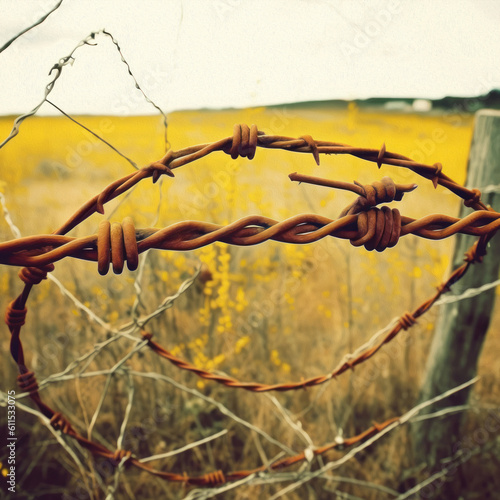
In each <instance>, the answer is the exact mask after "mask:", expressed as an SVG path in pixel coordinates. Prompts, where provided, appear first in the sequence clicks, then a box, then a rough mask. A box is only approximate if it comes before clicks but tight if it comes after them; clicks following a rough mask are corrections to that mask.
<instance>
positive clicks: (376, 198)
mask: <svg viewBox="0 0 500 500" xmlns="http://www.w3.org/2000/svg"><path fill="white" fill-rule="evenodd" d="M354 184H356V186H358V187H359V188H360V190H361V194H360V196H359V197H358V198H356V200H355V201H354V202H353V203H352V204H351V205H349V206H348V207H346V208H345V209H344V210H343V211H342V212H341V214H340V216H341V217H343V216H344V215H352V214H357V213H359V212H363V211H365V210H368V209H370V208H371V207H375V206H376V205H379V204H380V203H390V202H391V201H401V200H402V199H403V196H404V194H405V193H406V192H409V191H413V190H414V189H415V188H416V187H417V185H416V184H408V185H397V184H396V183H395V182H394V181H393V180H392V179H391V178H390V177H382V179H381V180H380V181H375V182H373V183H372V184H367V185H364V186H363V185H362V184H360V183H359V182H356V181H354Z"/></svg>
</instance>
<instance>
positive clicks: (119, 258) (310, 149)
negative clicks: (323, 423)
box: [0, 125, 500, 486]
mask: <svg viewBox="0 0 500 500" xmlns="http://www.w3.org/2000/svg"><path fill="white" fill-rule="evenodd" d="M259 147H260V148H268V149H282V150H285V151H290V152H295V153H307V154H312V155H313V157H314V159H315V161H316V163H317V164H319V159H320V155H321V154H349V155H353V156H355V157H358V158H361V159H363V160H366V161H370V162H373V163H376V164H377V165H378V167H379V168H380V167H381V166H382V165H383V164H386V165H393V166H396V167H403V168H408V169H410V170H412V171H413V172H415V173H416V174H418V175H420V176H422V177H424V178H426V179H429V180H430V181H431V182H432V183H433V184H434V187H437V185H438V184H439V185H441V186H443V187H445V188H446V189H448V190H450V191H451V192H453V193H454V194H456V195H457V196H459V197H460V198H462V199H463V200H464V203H465V205H466V206H468V207H470V208H472V209H473V210H474V212H473V213H471V214H470V215H468V216H466V217H464V218H462V219H457V218H453V217H449V216H446V215H439V214H438V215H429V216H426V217H424V218H422V219H419V220H415V219H412V218H409V217H405V216H403V215H401V214H400V212H399V210H397V209H395V208H392V209H391V208H389V207H388V206H386V205H384V206H382V207H381V208H379V207H378V205H380V204H385V203H390V202H392V201H400V200H401V199H402V198H403V196H404V195H405V194H406V193H410V192H411V191H413V190H414V189H415V187H416V185H414V184H408V185H399V184H396V183H395V182H394V181H393V180H392V179H390V178H389V177H384V178H382V179H381V181H377V182H374V183H373V184H371V185H365V186H363V185H361V184H359V183H354V184H350V183H346V182H341V181H336V180H325V179H319V178H317V177H311V176H306V175H301V174H298V173H294V174H291V175H290V179H291V180H292V181H297V182H305V183H310V184H316V185H322V186H326V187H332V188H336V189H343V190H349V191H352V192H354V193H355V194H357V195H358V198H357V199H356V200H355V201H354V202H353V203H352V204H351V205H349V206H348V207H346V208H345V209H344V210H343V211H342V212H341V213H340V216H339V218H338V219H335V220H332V219H329V218H327V217H323V216H319V215H314V214H305V215H297V216H295V217H291V218H289V219H287V220H284V221H281V222H279V221H276V220H273V219H270V218H268V217H263V216H260V215H255V216H248V217H245V218H243V219H240V220H239V221H236V222H233V223H231V224H229V225H227V226H220V225H217V224H210V223H206V222H197V221H183V222H178V223H176V224H173V225H171V226H168V227H166V228H163V229H156V228H144V229H137V228H135V226H134V222H133V220H132V218H131V217H126V218H125V219H124V220H123V222H122V223H118V222H111V223H110V222H109V221H107V220H104V221H102V222H101V223H100V224H99V229H98V233H97V234H94V235H90V236H87V237H83V238H74V237H70V236H66V234H67V233H68V232H69V231H71V230H72V229H73V228H75V227H76V226H77V225H78V224H80V223H81V222H82V221H84V220H85V219H87V218H88V217H90V216H91V215H92V214H94V213H96V212H98V213H100V214H104V205H105V204H106V203H108V202H109V201H111V200H113V199H114V198H116V197H117V196H120V195H121V194H123V193H125V192H126V191H128V190H129V189H131V188H132V187H133V186H135V185H136V184H137V183H139V182H140V181H142V180H144V179H146V178H149V177H151V178H152V180H153V182H157V181H158V179H159V178H160V177H161V176H162V175H167V176H170V177H174V173H173V170H175V169H177V168H179V167H181V166H183V165H186V164H187V163H190V162H193V161H196V160H199V159H200V158H203V157H204V156H206V155H208V154H211V153H213V152H216V151H223V152H224V153H226V154H228V155H230V156H231V158H233V159H235V158H237V157H238V156H241V157H245V158H248V159H249V160H251V159H252V158H253V157H254V155H255V154H256V150H257V148H259ZM442 170H443V169H442V165H441V164H440V163H436V164H434V165H425V164H422V163H417V162H414V161H412V160H411V159H410V158H407V157H405V156H402V155H399V154H396V153H391V152H388V151H387V150H386V148H385V145H383V146H382V148H381V149H380V150H376V149H367V148H356V147H351V146H348V145H345V144H339V143H333V142H328V141H317V140H314V139H313V138H312V137H311V136H309V135H304V136H302V137H300V138H296V139H294V138H290V137H284V136H276V135H266V134H264V133H263V132H261V131H259V130H258V128H257V126H255V125H252V126H251V127H248V126H247V125H235V127H234V130H233V135H232V136H230V137H226V138H224V139H221V140H219V141H216V142H213V143H209V144H201V145H197V146H191V147H188V148H185V149H182V150H180V151H172V150H169V151H168V152H167V154H166V155H165V156H164V157H163V158H162V159H160V160H159V161H156V162H153V163H151V164H150V165H149V166H146V167H144V168H142V169H140V170H138V171H136V172H133V173H132V174H130V175H127V176H125V177H123V178H121V179H119V180H117V181H115V182H113V183H111V184H110V185H109V186H107V187H106V188H105V189H104V190H103V191H102V192H101V193H100V194H99V195H97V196H95V197H93V198H92V199H90V200H89V201H88V202H87V203H85V204H84V205H83V206H82V207H81V208H80V209H79V210H78V211H77V212H76V213H75V214H74V215H73V216H72V217H70V219H69V220H67V221H66V222H65V223H64V224H63V225H62V226H61V227H60V228H59V229H57V230H56V231H54V232H53V233H52V234H50V235H37V236H29V237H25V238H18V239H15V240H12V241H7V242H3V243H0V263H1V264H4V265H11V266H24V267H22V269H21V270H20V272H19V277H20V279H21V280H22V281H23V282H24V288H23V290H22V292H21V293H20V295H19V296H18V297H17V298H16V299H14V300H13V301H12V302H11V303H10V304H9V306H8V308H7V312H6V317H5V320H6V323H7V325H8V327H9V329H10V333H11V342H10V351H11V354H12V358H13V359H14V361H15V362H16V363H17V365H18V368H19V373H20V374H19V376H18V382H19V385H20V387H21V389H22V390H23V391H25V392H28V393H29V395H30V397H31V398H32V400H33V401H34V402H35V404H36V405H37V406H38V408H39V409H40V411H41V412H42V413H43V415H45V416H46V417H47V418H48V419H49V420H50V423H51V425H52V426H53V427H54V429H56V430H59V431H61V432H62V433H64V434H66V435H67V436H70V437H71V438H73V439H75V440H76V441H77V442H78V443H79V444H80V445H81V446H83V447H85V448H86V449H88V450H89V451H90V452H91V453H92V454H93V455H96V456H102V457H106V458H107V459H109V460H110V461H111V462H112V463H113V464H114V465H115V466H117V465H119V464H122V465H123V464H129V465H134V466H135V467H137V468H140V469H143V470H146V471H148V472H149V473H151V474H154V475H156V476H159V477H162V478H164V479H166V480H169V481H178V482H183V483H186V484H190V485H199V486H215V485H220V484H223V483H226V482H229V481H237V480H240V479H242V478H245V477H248V476H250V475H251V474H255V473H258V472H262V471H265V470H271V471H273V470H277V469H282V468H285V467H289V466H291V465H293V464H296V463H298V462H301V461H304V460H309V461H310V459H311V457H309V456H308V455H307V454H306V453H305V452H303V453H301V454H298V455H295V456H292V457H287V458H284V459H281V460H278V461H276V462H274V463H272V464H271V465H268V466H262V467H257V468H255V469H254V470H245V471H233V472H226V473H224V472H222V471H215V472H211V473H208V474H205V475H203V476H190V475H188V474H176V473H171V472H163V471H159V470H156V469H153V468H152V467H150V466H148V465H146V464H145V463H143V462H141V461H139V460H138V459H137V458H135V457H134V456H133V455H132V453H131V452H130V451H127V450H121V449H118V450H115V451H111V450H109V449H107V448H106V447H104V446H103V445H101V444H98V443H96V442H95V441H91V440H90V439H87V438H85V437H83V436H82V435H81V434H79V433H78V432H77V431H76V430H75V429H74V428H73V427H72V425H71V423H70V422H69V420H68V419H67V418H66V417H65V416H64V415H62V414H61V413H60V412H57V411H54V410H53V409H52V408H50V407H49V406H48V405H46V404H45V403H44V402H43V401H42V399H41V397H40V394H39V391H38V389H39V387H38V383H37V381H36V377H35V375H34V373H33V372H32V371H30V370H29V369H28V367H27V366H26V364H25V359H24V353H23V345H22V342H21V339H20V333H21V327H22V326H23V325H24V324H25V320H26V314H27V307H26V303H27V300H28V297H29V294H30V291H31V289H32V287H33V286H34V285H37V284H39V283H40V282H41V281H42V280H43V279H45V278H46V277H47V273H49V272H51V271H53V270H54V263H55V262H57V261H59V260H61V259H63V258H66V257H73V258H78V259H85V260H90V261H96V262H97V268H98V272H99V274H101V275H105V274H106V273H107V272H108V271H109V268H110V266H112V269H113V272H114V273H117V274H120V273H121V272H122V270H123V268H124V265H125V264H126V265H127V267H128V269H129V270H131V271H134V270H135V269H137V267H138V262H139V254H141V253H142V252H144V251H146V250H148V249H151V248H155V249H163V250H178V251H182V250H192V249H195V248H199V247H202V246H205V245H210V244H212V243H214V242H216V241H220V242H224V243H227V244H232V245H256V244H258V243H262V242H264V241H267V240H276V241H280V242H284V243H294V244H304V243H311V242H314V241H318V240H319V239H321V238H325V237H327V236H331V237H336V238H343V239H348V240H349V241H350V242H351V244H352V245H353V246H355V247H358V246H364V247H365V248H366V249H367V250H370V251H371V250H376V251H378V252H381V251H383V250H385V249H386V248H390V247H393V246H395V245H396V244H397V243H398V241H399V239H400V237H402V236H405V235H407V234H414V235H417V236H419V237H423V238H430V239H442V238H447V237H449V236H451V235H454V234H456V233H459V232H460V233H464V234H469V235H474V236H477V237H478V239H477V241H476V242H475V244H474V245H473V246H472V247H471V248H470V249H469V250H468V251H467V253H466V256H465V262H464V263H463V264H462V265H461V266H460V267H458V268H457V269H455V270H454V271H453V272H452V273H451V275H450V276H449V277H448V279H447V280H446V281H445V282H443V283H442V284H441V285H440V286H439V287H438V289H437V292H435V293H434V294H433V295H432V296H431V297H430V298H429V299H428V300H426V301H425V302H424V303H422V304H421V305H420V306H419V307H417V308H416V309H415V310H414V311H412V312H405V313H404V314H403V315H402V316H401V317H400V318H399V320H398V321H397V322H396V323H395V324H394V326H393V327H392V328H391V329H390V331H389V332H387V333H386V334H385V335H384V336H383V337H382V338H380V339H378V341H377V342H376V343H375V345H371V346H369V347H367V348H366V349H364V350H362V351H361V352H359V353H357V354H356V355H355V356H354V357H351V358H349V359H347V360H345V361H344V362H342V363H341V364H340V365H339V366H338V367H337V368H336V369H335V370H333V371H332V372H330V373H327V374H325V375H320V376H316V377H312V378H309V379H306V380H304V379H301V380H300V381H299V382H294V383H279V384H273V385H269V384H265V383H258V382H241V381H238V380H236V379H234V378H232V377H229V376H226V375H219V374H215V373H212V372H210V371H207V370H203V369H199V368H197V367H195V366H193V365H191V364H190V363H188V362H186V361H185V360H182V359H180V358H178V357H176V356H174V355H172V354H171V353H170V352H169V351H168V350H166V349H165V348H164V347H162V346H161V345H159V344H158V343H156V342H154V341H153V340H152V337H153V335H152V333H151V332H148V331H145V330H143V332H142V338H143V340H144V342H145V343H146V344H147V346H149V347H150V348H151V349H152V351H154V352H155V353H156V354H158V355H159V356H161V357H163V358H165V359H167V360H168V361H169V362H171V363H172V364H173V365H175V366H176V367H178V368H180V369H183V370H188V371H190V372H192V373H194V374H195V375H197V376H199V377H202V378H204V379H206V380H210V381H212V382H216V383H219V384H223V385H225V386H226V387H230V388H233V389H244V390H247V391H253V392H267V391H289V390H295V389H300V388H306V387H311V386H317V385H320V384H323V383H325V382H327V381H329V380H331V379H332V378H334V377H336V376H338V375H340V374H342V373H343V372H345V371H347V370H350V369H352V368H354V367H355V366H356V365H358V364H361V363H363V362H364V361H366V360H367V359H369V358H371V357H372V356H374V355H375V354H376V353H377V352H378V351H379V350H380V349H381V348H382V346H383V345H384V344H386V343H387V342H390V341H391V340H392V339H393V338H394V337H395V336H396V335H397V334H398V333H399V332H400V331H401V330H406V329H408V328H410V327H411V326H412V325H413V324H415V322H416V320H417V319H418V318H419V317H420V316H422V315H423V314H424V313H425V312H426V311H428V310H429V309H430V307H431V306H432V305H433V304H434V303H435V302H436V300H437V299H438V298H439V297H440V296H441V295H442V294H443V293H445V292H447V291H449V289H450V287H451V285H453V284H454V283H455V282H456V281H458V280H459V279H460V278H461V277H462V276H463V275H464V274H465V273H466V272H467V270H468V269H469V267H470V265H471V264H473V263H475V262H481V261H482V259H483V257H484V255H485V254H486V245H487V243H488V241H489V240H490V238H492V236H493V235H494V234H495V232H496V231H497V230H498V228H500V213H498V212H495V211H494V210H493V209H492V208H491V207H488V206H486V205H485V204H484V203H483V202H482V201H481V193H480V192H479V191H478V190H477V189H472V190H470V189H467V188H465V187H464V186H461V185H460V184H458V183H456V182H455V181H453V180H452V179H451V178H449V177H448V176H446V175H445V174H444V173H443V171H442ZM398 419H399V417H395V418H392V419H389V420H387V421H386V422H383V423H382V424H374V425H373V426H372V427H370V428H369V429H367V430H366V431H364V432H362V433H360V434H358V435H357V436H353V437H351V438H349V439H344V440H342V442H338V441H335V442H334V443H330V444H327V445H325V446H323V447H320V448H316V449H315V450H313V455H320V454H324V453H326V452H327V451H329V450H332V449H335V448H337V449H344V448H345V447H348V446H352V445H354V444H356V443H359V442H360V441H362V440H365V439H367V438H369V437H371V436H373V435H375V434H377V433H380V432H382V431H383V430H384V429H387V428H388V427H389V426H390V425H392V424H393V423H394V422H397V421H398Z"/></svg>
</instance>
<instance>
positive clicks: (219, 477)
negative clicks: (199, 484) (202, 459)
mask: <svg viewBox="0 0 500 500" xmlns="http://www.w3.org/2000/svg"><path fill="white" fill-rule="evenodd" d="M203 480H204V481H205V484H206V485H207V486H217V485H219V484H224V483H225V482H226V477H225V476H224V472H222V471H221V470H216V471H215V472H209V473H208V474H205V475H204V476H203Z"/></svg>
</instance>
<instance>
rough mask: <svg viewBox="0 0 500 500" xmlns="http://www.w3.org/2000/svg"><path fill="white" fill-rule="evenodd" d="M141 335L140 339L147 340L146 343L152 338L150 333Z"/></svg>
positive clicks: (144, 332)
mask: <svg viewBox="0 0 500 500" xmlns="http://www.w3.org/2000/svg"><path fill="white" fill-rule="evenodd" d="M141 335H142V339H143V340H147V341H148V342H149V341H150V340H151V339H152V338H153V334H152V333H151V332H146V331H143V332H142V334H141Z"/></svg>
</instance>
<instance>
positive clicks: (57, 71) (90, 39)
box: [0, 0, 170, 168]
mask: <svg viewBox="0 0 500 500" xmlns="http://www.w3.org/2000/svg"><path fill="white" fill-rule="evenodd" d="M61 3H62V0H61V1H60V2H59V4H58V5H57V6H56V7H55V8H54V10H56V9H57V8H58V7H59V5H60V4H61ZM51 12H53V11H51ZM51 12H49V14H50V13H51ZM49 14H48V15H49ZM48 15H47V16H46V17H48ZM46 17H45V18H44V19H43V20H45V19H46ZM43 20H42V22H43ZM34 26H35V25H34ZM30 29H31V28H30ZM26 31H28V30H26ZM21 35H22V33H21V34H18V36H16V37H15V38H18V37H19V36H21ZM99 35H104V36H105V37H107V38H109V39H111V41H112V43H113V45H114V46H115V47H116V49H117V51H118V53H119V54H120V59H121V61H122V62H123V63H124V64H125V65H126V67H127V72H128V74H129V75H130V76H131V77H132V79H133V81H134V87H135V88H136V89H137V90H139V92H141V94H142V96H143V97H144V99H145V100H146V101H147V102H148V103H150V104H151V105H152V106H153V107H154V108H155V109H157V110H158V111H159V112H160V113H161V115H162V117H163V125H164V140H165V151H168V149H170V143H169V141H168V137H167V128H168V122H167V115H166V113H165V111H163V110H162V109H161V107H160V106H159V105H158V104H157V103H156V102H155V101H153V100H152V99H151V98H150V97H149V96H148V95H147V94H146V92H145V91H144V90H143V88H142V87H141V86H140V85H139V82H138V81H137V78H136V77H135V75H134V73H132V69H131V67H130V64H129V63H128V61H127V60H126V59H125V57H124V55H123V53H122V49H121V47H120V45H119V43H118V41H117V40H116V38H115V37H114V36H113V35H112V34H111V33H110V32H108V31H106V30H104V29H103V30H99V31H92V32H91V33H90V34H89V35H88V36H86V37H85V38H84V39H83V40H81V41H80V42H78V44H77V45H76V46H75V47H74V48H73V50H72V51H71V52H70V53H69V54H68V55H66V56H64V57H61V58H60V59H59V61H58V62H56V63H55V64H54V65H53V66H52V68H51V69H50V71H49V76H50V75H52V74H54V76H53V77H52V80H51V81H50V82H49V83H48V84H47V85H46V86H45V92H44V97H43V98H42V100H41V101H40V102H39V103H38V104H37V105H36V106H35V107H34V108H33V109H32V110H31V111H29V112H27V113H24V114H22V115H20V116H18V117H17V118H16V119H15V120H14V124H13V126H12V130H11V132H10V134H9V135H8V136H7V137H6V138H5V139H4V140H3V141H2V142H0V149H1V148H3V147H4V146H5V145H6V144H7V143H8V142H9V141H10V140H12V139H13V138H14V137H16V135H17V134H19V131H20V126H21V124H22V123H23V122H24V120H26V119H28V118H30V117H31V116H34V115H35V114H36V113H38V111H39V110H40V108H41V107H42V106H43V104H44V103H45V102H49V101H48V97H49V95H50V93H51V92H52V90H53V89H54V86H55V85H56V82H57V80H59V78H60V77H61V75H62V72H63V69H64V68H65V67H66V66H67V65H68V64H69V65H72V64H73V63H74V61H75V57H74V54H75V52H76V51H77V50H78V49H79V48H80V47H84V46H91V47H92V46H95V45H97V43H96V39H97V37H98V36H99ZM13 40H14V39H13ZM13 40H12V41H13ZM9 45H10V43H9ZM5 48H7V47H5ZM0 52H1V50H0ZM49 104H51V105H52V106H54V107H55V108H56V109H58V110H59V111H60V112H62V113H63V114H64V115H65V116H66V117H67V118H70V119H72V118H71V117H70V116H69V115H67V114H66V113H65V112H63V111H62V110H61V109H60V108H58V107H57V106H55V105H54V104H53V103H52V102H49ZM72 120H73V121H74V122H75V123H77V124H78V125H80V126H81V127H82V128H84V129H85V130H87V131H88V132H90V133H92V134H93V135H94V136H96V137H98V138H99V140H101V141H102V142H104V143H105V144H108V146H110V144H109V143H108V142H107V141H106V140H104V139H103V138H102V137H101V136H99V135H97V134H96V133H95V132H93V131H91V130H89V129H88V128H87V127H85V126H83V125H82V124H80V123H79V122H78V121H76V120H74V119H72ZM112 147H113V146H112ZM113 149H114V150H115V151H117V150H116V148H114V147H113ZM117 152H118V151H117ZM118 154H120V156H124V155H123V154H121V153H119V152H118ZM126 159H127V160H128V161H129V162H131V160H130V159H128V158H126ZM133 164H134V162H132V165H133ZM134 168H136V167H134Z"/></svg>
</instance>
